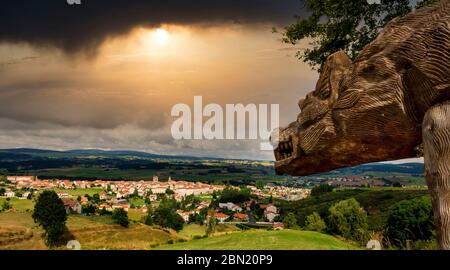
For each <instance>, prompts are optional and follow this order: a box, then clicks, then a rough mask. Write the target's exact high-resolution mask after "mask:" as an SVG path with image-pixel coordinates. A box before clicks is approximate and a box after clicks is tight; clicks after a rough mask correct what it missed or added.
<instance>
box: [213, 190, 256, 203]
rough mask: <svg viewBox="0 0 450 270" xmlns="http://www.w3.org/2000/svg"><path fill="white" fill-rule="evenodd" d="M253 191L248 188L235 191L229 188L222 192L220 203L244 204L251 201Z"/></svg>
mask: <svg viewBox="0 0 450 270" xmlns="http://www.w3.org/2000/svg"><path fill="white" fill-rule="evenodd" d="M250 194H251V190H250V189H248V188H241V189H240V190H239V189H235V188H231V187H227V188H225V189H224V190H223V191H222V194H221V196H220V202H222V203H227V202H232V203H243V202H245V201H248V200H250Z"/></svg>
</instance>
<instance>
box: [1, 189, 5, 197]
mask: <svg viewBox="0 0 450 270" xmlns="http://www.w3.org/2000/svg"><path fill="white" fill-rule="evenodd" d="M5 192H6V189H5V188H0V196H5Z"/></svg>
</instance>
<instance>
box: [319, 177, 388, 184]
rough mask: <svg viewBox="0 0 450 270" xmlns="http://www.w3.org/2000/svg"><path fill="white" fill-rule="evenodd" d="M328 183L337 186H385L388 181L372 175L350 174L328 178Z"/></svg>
mask: <svg viewBox="0 0 450 270" xmlns="http://www.w3.org/2000/svg"><path fill="white" fill-rule="evenodd" d="M327 183H328V184H329V185H332V186H337V187H367V186H371V187H383V186H386V185H387V184H386V182H385V181H383V180H381V179H374V178H371V177H370V176H359V175H349V176H342V177H331V178H328V179H327Z"/></svg>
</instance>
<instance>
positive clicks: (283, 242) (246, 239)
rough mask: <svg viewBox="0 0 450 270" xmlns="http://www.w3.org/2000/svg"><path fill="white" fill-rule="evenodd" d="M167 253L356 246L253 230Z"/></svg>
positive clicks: (333, 239) (178, 245)
mask: <svg viewBox="0 0 450 270" xmlns="http://www.w3.org/2000/svg"><path fill="white" fill-rule="evenodd" d="M156 249H166V250H235V249H237V250H354V249H360V248H358V247H357V246H356V245H354V244H352V243H349V242H345V241H343V240H340V239H338V238H336V237H333V236H330V235H326V234H321V233H317V232H309V231H297V230H282V231H266V230H255V231H245V232H235V233H228V234H222V235H219V236H212V237H208V238H202V239H197V240H191V241H188V242H182V243H175V244H166V245H162V246H159V247H156Z"/></svg>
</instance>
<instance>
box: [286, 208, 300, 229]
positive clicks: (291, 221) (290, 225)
mask: <svg viewBox="0 0 450 270" xmlns="http://www.w3.org/2000/svg"><path fill="white" fill-rule="evenodd" d="M283 225H284V227H285V228H286V229H296V228H298V225H297V218H296V217H295V214H294V213H292V212H289V213H287V215H286V216H285V217H284V218H283Z"/></svg>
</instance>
